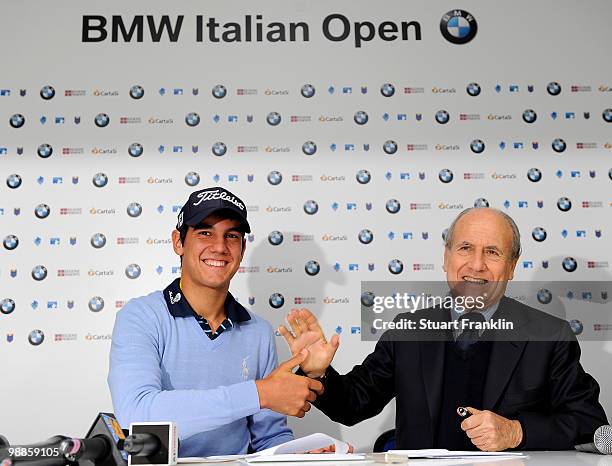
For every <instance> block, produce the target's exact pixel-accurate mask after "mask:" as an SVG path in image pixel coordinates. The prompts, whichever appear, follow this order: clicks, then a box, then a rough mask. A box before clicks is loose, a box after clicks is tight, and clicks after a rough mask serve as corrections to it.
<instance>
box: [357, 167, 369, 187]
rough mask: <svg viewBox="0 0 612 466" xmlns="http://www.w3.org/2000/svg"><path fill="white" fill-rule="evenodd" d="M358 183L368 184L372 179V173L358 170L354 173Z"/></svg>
mask: <svg viewBox="0 0 612 466" xmlns="http://www.w3.org/2000/svg"><path fill="white" fill-rule="evenodd" d="M356 178H357V182H358V183H359V184H368V183H369V182H370V180H371V179H372V175H371V174H370V172H369V171H367V170H359V171H358V172H357V175H356Z"/></svg>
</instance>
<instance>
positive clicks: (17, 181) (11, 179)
mask: <svg viewBox="0 0 612 466" xmlns="http://www.w3.org/2000/svg"><path fill="white" fill-rule="evenodd" d="M610 178H612V176H611V177H610ZM6 185H7V186H8V187H9V188H11V189H17V188H18V187H19V186H21V176H20V175H18V174H17V173H13V174H12V175H9V176H8V177H7V178H6Z"/></svg>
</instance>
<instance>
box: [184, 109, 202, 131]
mask: <svg viewBox="0 0 612 466" xmlns="http://www.w3.org/2000/svg"><path fill="white" fill-rule="evenodd" d="M185 123H187V126H191V127H192V128H193V127H194V126H198V125H199V124H200V115H198V114H197V113H196V112H191V113H188V114H187V116H186V117H185Z"/></svg>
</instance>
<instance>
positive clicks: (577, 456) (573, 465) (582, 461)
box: [188, 450, 612, 466]
mask: <svg viewBox="0 0 612 466" xmlns="http://www.w3.org/2000/svg"><path fill="white" fill-rule="evenodd" d="M525 454H526V455H528V458H507V459H499V460H498V459H494V458H474V459H465V460H452V459H439V460H438V459H435V460H434V459H411V460H409V461H408V466H452V465H466V466H469V465H474V466H493V465H495V466H612V456H604V455H596V454H591V453H579V452H577V451H573V450H572V451H528V452H525ZM244 464H245V463H241V462H237V461H236V462H225V463H191V464H189V465H188V466H197V465H206V466H244ZM268 464H269V465H271V466H297V465H300V466H359V465H368V466H370V465H375V466H384V463H374V462H372V461H367V460H365V461H355V462H349V461H338V462H335V463H334V462H331V461H326V462H306V463H304V462H302V463H297V462H296V463H268ZM260 466H262V465H260ZM389 466H392V465H391V464H389ZM395 466H400V465H395Z"/></svg>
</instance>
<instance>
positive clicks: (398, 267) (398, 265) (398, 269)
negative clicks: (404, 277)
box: [388, 259, 404, 275]
mask: <svg viewBox="0 0 612 466" xmlns="http://www.w3.org/2000/svg"><path fill="white" fill-rule="evenodd" d="M388 268H389V272H391V273H392V274H393V275H397V274H399V273H402V272H403V271H404V264H402V261H401V260H399V259H392V260H391V261H390V262H389V266H388Z"/></svg>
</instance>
